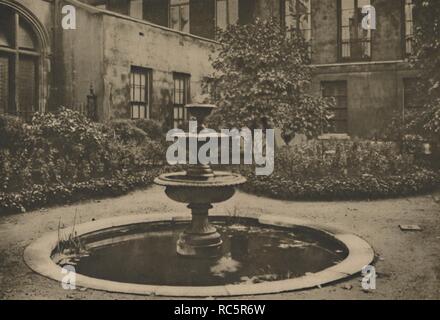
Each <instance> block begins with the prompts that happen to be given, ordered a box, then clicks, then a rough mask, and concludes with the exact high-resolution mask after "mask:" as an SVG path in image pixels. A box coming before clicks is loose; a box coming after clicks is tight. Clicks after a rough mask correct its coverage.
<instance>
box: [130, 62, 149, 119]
mask: <svg viewBox="0 0 440 320" xmlns="http://www.w3.org/2000/svg"><path fill="white" fill-rule="evenodd" d="M135 75H141V76H143V77H144V79H145V83H144V85H143V86H142V83H141V84H140V85H139V84H138V85H137V84H136V83H134V82H133V80H134V79H135ZM136 86H139V90H141V92H142V90H143V94H144V98H143V101H142V100H141V101H138V100H134V97H136V93H135V90H136V89H137V88H136ZM152 89H153V70H152V69H150V68H144V67H139V66H131V68H130V118H131V119H132V120H139V119H151V101H152V91H153V90H152ZM142 106H143V107H144V108H145V109H144V110H145V111H144V117H141V113H140V110H141V109H140V108H141V107H142ZM135 107H137V108H138V109H139V110H138V116H137V117H134V108H135Z"/></svg>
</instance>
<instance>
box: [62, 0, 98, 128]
mask: <svg viewBox="0 0 440 320" xmlns="http://www.w3.org/2000/svg"><path fill="white" fill-rule="evenodd" d="M63 4H69V2H62V3H61V5H63ZM58 19H60V17H58ZM76 19H77V22H76V30H64V29H61V28H60V27H58V28H57V29H56V33H57V35H56V36H57V38H58V42H60V43H62V46H61V47H60V48H58V49H59V52H58V64H57V69H56V74H57V75H56V78H58V82H59V83H60V85H59V89H60V91H61V92H62V94H61V97H60V100H61V102H60V104H63V105H66V106H69V107H73V108H75V109H80V108H83V107H84V106H85V105H86V103H87V95H88V94H89V89H90V86H91V85H93V87H94V90H95V94H96V95H97V97H98V117H99V119H104V115H105V110H104V108H103V103H102V102H103V101H102V97H103V95H104V81H103V79H102V74H103V59H104V58H103V17H102V15H101V14H99V13H98V12H97V11H96V10H92V11H91V10H89V9H88V8H84V7H81V6H76ZM60 21H61V20H60Z"/></svg>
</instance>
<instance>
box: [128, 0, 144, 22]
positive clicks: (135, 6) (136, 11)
mask: <svg viewBox="0 0 440 320" xmlns="http://www.w3.org/2000/svg"><path fill="white" fill-rule="evenodd" d="M143 11H144V8H143V0H131V1H130V17H133V18H136V19H143V17H144V15H143Z"/></svg>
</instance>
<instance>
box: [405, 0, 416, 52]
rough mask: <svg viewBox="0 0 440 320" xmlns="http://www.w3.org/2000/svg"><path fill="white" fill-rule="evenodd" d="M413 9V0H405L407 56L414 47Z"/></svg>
mask: <svg viewBox="0 0 440 320" xmlns="http://www.w3.org/2000/svg"><path fill="white" fill-rule="evenodd" d="M413 10H414V3H413V0H405V53H406V55H407V56H410V55H412V54H413V47H414V21H413Z"/></svg>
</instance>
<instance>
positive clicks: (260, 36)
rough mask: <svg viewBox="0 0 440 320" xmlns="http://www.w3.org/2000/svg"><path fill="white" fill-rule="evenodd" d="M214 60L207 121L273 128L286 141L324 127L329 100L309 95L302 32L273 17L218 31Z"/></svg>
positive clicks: (229, 126)
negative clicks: (214, 106) (213, 108)
mask: <svg viewBox="0 0 440 320" xmlns="http://www.w3.org/2000/svg"><path fill="white" fill-rule="evenodd" d="M218 40H219V42H220V44H221V46H220V50H219V52H218V54H217V55H216V56H215V58H214V59H213V61H212V63H213V67H214V70H215V73H214V77H213V80H212V86H213V88H214V89H213V90H211V92H212V99H213V100H214V102H215V103H216V104H217V105H218V107H219V109H217V110H216V112H215V113H214V114H213V116H212V117H211V123H212V124H213V125H214V124H215V125H217V126H225V127H227V128H231V127H236V128H241V127H248V128H250V129H254V128H264V129H266V128H269V127H277V128H280V129H281V130H282V132H283V136H284V138H285V140H286V141H287V142H288V141H289V140H291V139H292V138H293V137H294V136H295V134H300V133H301V134H305V135H307V136H308V137H313V136H315V135H317V134H320V133H321V132H322V129H323V128H325V127H327V125H328V119H329V117H330V115H331V114H330V113H329V111H328V108H329V106H330V104H331V102H330V101H329V100H327V99H323V98H320V97H316V96H313V95H310V94H308V93H307V92H308V90H309V87H310V83H311V66H310V58H309V46H308V44H307V43H306V41H305V40H304V38H303V37H302V34H301V33H300V32H297V31H296V30H294V29H290V30H287V31H286V30H285V29H283V28H282V27H281V26H280V23H279V21H278V20H277V19H275V18H270V19H268V20H260V19H257V20H256V21H255V22H254V23H253V24H248V25H244V26H243V25H235V26H230V27H229V28H228V29H227V30H225V31H219V38H218Z"/></svg>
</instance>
